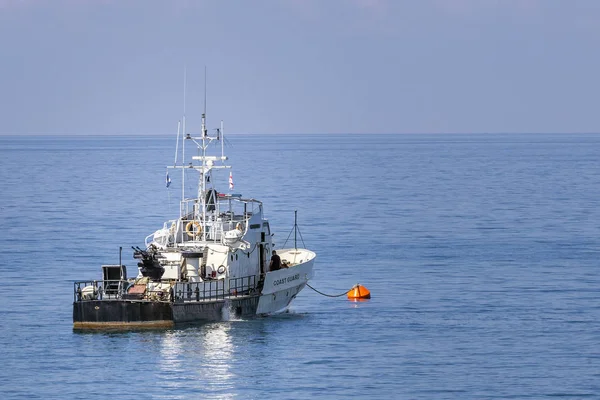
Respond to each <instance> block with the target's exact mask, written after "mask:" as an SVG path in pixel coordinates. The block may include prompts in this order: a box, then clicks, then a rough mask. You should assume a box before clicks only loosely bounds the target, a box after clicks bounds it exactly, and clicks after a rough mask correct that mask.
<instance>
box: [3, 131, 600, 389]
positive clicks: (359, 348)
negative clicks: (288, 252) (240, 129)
mask: <svg viewBox="0 0 600 400" xmlns="http://www.w3.org/2000/svg"><path fill="white" fill-rule="evenodd" d="M174 148H175V138H165V137H150V138H142V137H59V136H54V137H0V182H2V189H1V191H0V248H1V249H2V250H3V251H2V258H1V259H0V272H1V274H2V279H1V280H0V349H1V351H0V393H1V394H0V397H1V398H3V399H12V398H27V399H54V398H57V399H58V398H60V399H62V398H82V399H84V398H85V399H107V398H131V399H133V398H148V399H163V398H164V399H189V398H209V399H260V398H278V399H280V398H281V399H284V398H289V399H314V398H332V399H337V398H340V399H341V398H359V397H360V398H374V399H376V398H381V399H392V398H393V399H507V398H512V399H526V398H531V399H544V398H556V397H563V398H568V399H579V398H599V397H600V344H599V343H600V276H599V273H598V271H599V270H598V268H599V265H600V257H599V256H600V250H599V246H600V207H599V204H600V200H599V199H600V162H599V156H598V155H599V154H600V135H546V134H539V135H487V134H481V135H454V134H453V135H321V136H319V135H268V136H266V135H232V136H230V137H229V138H228V146H227V153H228V154H229V156H230V158H231V163H232V165H233V179H234V182H235V185H236V187H235V191H237V192H240V193H242V194H243V195H244V196H250V197H254V198H257V199H260V200H262V201H263V202H264V205H265V211H266V216H267V217H268V218H269V219H270V221H271V227H272V229H273V230H274V231H275V232H276V236H275V239H276V241H277V243H278V244H279V245H282V244H283V241H284V240H285V238H286V237H287V236H288V234H289V232H290V230H291V228H292V225H293V221H294V220H293V218H294V210H298V215H299V224H300V228H301V232H302V235H303V239H304V241H305V243H306V246H307V247H308V248H310V249H312V250H314V251H315V252H316V253H317V255H318V258H317V263H316V265H315V270H316V275H315V278H314V280H313V281H312V285H313V286H314V287H316V288H317V289H319V290H321V291H323V292H326V293H331V294H338V293H341V292H344V291H346V290H348V289H349V288H350V287H352V285H354V284H355V283H361V284H363V285H364V286H366V287H367V288H368V289H369V290H371V292H372V299H371V300H369V301H367V302H361V303H353V302H349V301H348V300H346V299H345V298H344V297H341V298H337V299H331V298H326V297H323V296H320V295H318V294H317V293H315V292H313V291H311V290H310V289H308V288H306V289H305V290H304V291H303V292H301V294H300V295H299V296H298V298H297V299H296V300H295V302H294V303H293V304H292V307H291V308H290V311H289V313H285V314H282V315H278V316H274V317H270V318H258V319H250V320H232V321H227V322H221V323H209V324H203V325H198V326H189V327H184V328H178V329H172V330H159V331H133V332H121V333H77V332H73V330H72V319H71V318H72V315H71V312H72V300H73V294H72V290H73V289H72V286H73V284H72V282H73V281H75V280H83V279H96V278H99V277H100V265H101V264H110V263H117V262H118V257H119V250H118V249H119V246H123V248H124V253H123V259H124V262H125V264H127V265H128V267H129V273H130V275H132V274H133V273H134V272H135V268H134V267H135V263H134V262H133V260H132V258H131V252H130V251H129V248H130V246H132V245H140V246H141V245H142V244H143V240H144V237H145V236H146V235H147V234H149V233H151V232H153V231H154V230H155V229H157V228H158V227H160V226H161V224H162V222H163V221H164V220H165V219H168V218H171V217H174V216H176V215H177V210H178V208H177V207H178V199H179V193H180V192H179V189H178V185H179V177H178V176H177V175H176V174H173V173H171V179H172V181H173V185H172V186H171V188H169V189H166V188H165V171H166V170H165V165H167V164H170V163H172V162H173V159H174V155H175V154H174ZM226 185H227V177H225V176H224V177H223V183H222V187H223V188H226Z"/></svg>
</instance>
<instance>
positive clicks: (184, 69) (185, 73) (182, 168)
mask: <svg viewBox="0 0 600 400" xmlns="http://www.w3.org/2000/svg"><path fill="white" fill-rule="evenodd" d="M186 86H187V66H184V67H183V131H182V133H181V137H182V138H183V140H182V141H181V203H179V218H182V217H183V213H184V210H183V208H184V205H183V201H184V200H185V169H184V163H185V140H186V139H187V136H186V133H185V94H186V93H185V89H186Z"/></svg>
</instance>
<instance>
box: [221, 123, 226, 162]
mask: <svg viewBox="0 0 600 400" xmlns="http://www.w3.org/2000/svg"><path fill="white" fill-rule="evenodd" d="M224 158H225V136H224V133H223V120H221V160H223V159H224Z"/></svg>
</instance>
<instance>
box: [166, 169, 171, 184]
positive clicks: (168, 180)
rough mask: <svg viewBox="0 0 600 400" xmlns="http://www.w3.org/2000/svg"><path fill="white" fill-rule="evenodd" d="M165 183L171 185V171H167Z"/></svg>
mask: <svg viewBox="0 0 600 400" xmlns="http://www.w3.org/2000/svg"><path fill="white" fill-rule="evenodd" d="M165 183H166V184H167V187H169V186H170V185H171V178H169V171H167V177H166V179H165Z"/></svg>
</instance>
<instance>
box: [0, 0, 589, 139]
mask: <svg viewBox="0 0 600 400" xmlns="http://www.w3.org/2000/svg"><path fill="white" fill-rule="evenodd" d="M599 50H600V1H597V0H252V1H250V0H164V1H163V0H0V134H4V135H42V134H62V135H65V134H78V135H119V134H152V135H154V134H161V135H162V134H170V133H176V131H177V121H178V120H180V119H181V116H182V114H183V97H184V96H183V93H184V83H183V82H184V70H186V71H187V85H186V88H187V89H186V115H187V117H186V120H187V125H188V129H187V130H188V131H191V132H199V127H200V115H201V113H202V110H203V107H204V69H205V67H206V69H207V99H208V102H207V111H208V125H209V127H217V126H218V124H219V121H220V120H224V123H225V130H226V132H233V133H364V134H369V133H538V132H539V133H563V132H564V133H583V132H600V112H597V111H596V110H597V108H598V107H599V106H600V101H599V100H598V94H599V93H600V76H599V75H600V51H599Z"/></svg>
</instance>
